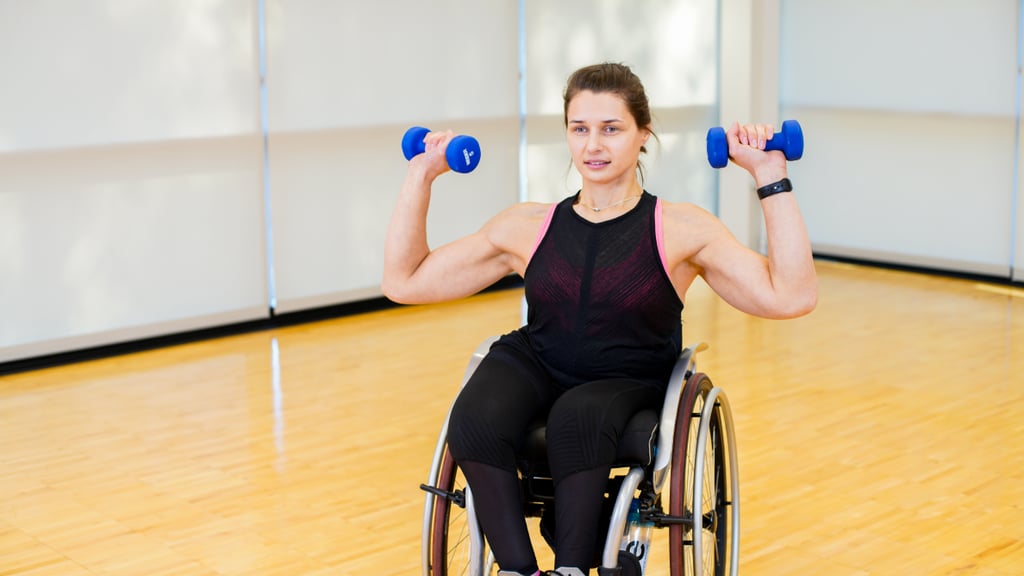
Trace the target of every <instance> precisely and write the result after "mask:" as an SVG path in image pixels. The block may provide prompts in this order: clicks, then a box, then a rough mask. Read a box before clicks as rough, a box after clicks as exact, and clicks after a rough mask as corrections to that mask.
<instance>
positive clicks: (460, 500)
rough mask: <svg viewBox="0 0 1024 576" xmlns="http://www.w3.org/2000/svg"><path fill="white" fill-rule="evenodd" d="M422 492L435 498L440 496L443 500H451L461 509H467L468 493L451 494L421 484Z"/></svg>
mask: <svg viewBox="0 0 1024 576" xmlns="http://www.w3.org/2000/svg"><path fill="white" fill-rule="evenodd" d="M420 490H423V491H424V492H429V493H431V494H433V495H434V496H440V497H441V498H446V499H448V500H451V502H452V504H455V505H456V506H458V507H459V508H465V507H466V493H465V492H463V491H462V490H456V491H455V492H449V491H447V490H441V489H440V488H435V487H433V486H427V485H426V484H420Z"/></svg>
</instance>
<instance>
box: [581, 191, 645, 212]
mask: <svg viewBox="0 0 1024 576" xmlns="http://www.w3.org/2000/svg"><path fill="white" fill-rule="evenodd" d="M640 196H642V195H641V194H637V195H636V196H626V197H625V198H623V199H622V200H619V201H618V202H612V203H611V204H609V205H607V206H605V207H603V208H598V207H596V206H587V205H586V204H583V203H582V202H580V204H583V205H584V206H586V207H587V208H590V209H591V210H593V211H594V212H600V211H602V210H607V209H609V208H614V207H616V206H621V205H623V204H625V203H626V202H629V201H630V200H636V199H637V198H639V197H640Z"/></svg>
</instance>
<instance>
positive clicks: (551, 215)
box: [527, 202, 558, 263]
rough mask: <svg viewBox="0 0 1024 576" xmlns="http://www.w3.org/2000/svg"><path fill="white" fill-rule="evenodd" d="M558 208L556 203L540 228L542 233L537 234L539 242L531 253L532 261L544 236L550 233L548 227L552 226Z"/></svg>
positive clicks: (534, 244)
mask: <svg viewBox="0 0 1024 576" xmlns="http://www.w3.org/2000/svg"><path fill="white" fill-rule="evenodd" d="M557 207H558V203H557V202H556V203H554V204H552V205H551V208H549V209H548V215H547V217H545V218H544V223H543V224H541V226H540V233H538V234H537V241H536V242H534V243H533V250H531V251H530V260H533V255H534V254H535V253H536V252H537V248H538V247H540V242H541V240H543V239H544V235H545V234H547V233H548V227H550V226H551V219H552V218H554V217H555V208H557ZM527 263H529V262H527Z"/></svg>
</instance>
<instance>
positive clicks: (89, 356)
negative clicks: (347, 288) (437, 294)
mask: <svg viewBox="0 0 1024 576" xmlns="http://www.w3.org/2000/svg"><path fill="white" fill-rule="evenodd" d="M522 285H523V281H522V279H521V278H519V277H518V276H508V277H506V278H503V279H501V280H499V281H498V282H496V283H495V284H494V285H492V286H490V287H488V288H486V289H485V290H484V292H492V291H495V290H507V289H511V288H519V287H522ZM401 306H402V305H401V304H395V303H394V302H392V301H391V300H388V299H387V298H385V297H383V296H380V297H377V298H370V299H366V300H359V301H356V302H346V303H344V304H333V305H330V306H323V307H320V308H311V309H309V310H298V311H295V312H288V313H286V314H274V313H273V311H272V310H271V311H270V314H269V315H268V317H267V318H261V319H258V320H250V321H246V322H237V323H234V324H226V325H223V326H213V327H210V328H202V329H199V330H190V331H187V332H179V333H175V334H165V335H161V336H154V337H152V338H142V339H139V340H132V341H129V342H118V343H115V344H106V345H102V346H95V347H91V348H83V349H81V350H71V351H68V352H58V353H55V354H48V355H44V356H37V357H33V358H24V359H20V360H12V361H10V362H3V363H0V376H3V375H7V374H14V373H18V372H28V371H31V370H39V369H42V368H52V367H55V366H62V365H65V364H74V363H76V362H85V361H88V360H98V359H100V358H108V357H111V356H119V355H122V354H130V353H133V352H142V351H146V350H153V349H156V348H164V347H167V346H177V345H179V344H189V343H192V342H198V341H202V340H210V339H213V338H222V337H225V336H236V335H238V334H246V333H250V332H257V331H260V330H270V329H273V328H282V327H286V326H295V325H297V324H306V323H309V322H317V321H320V320H330V319H334V318H341V317H344V316H352V315H355V314H365V313H367V312H376V311H378V310H387V309H389V308H398V307H401Z"/></svg>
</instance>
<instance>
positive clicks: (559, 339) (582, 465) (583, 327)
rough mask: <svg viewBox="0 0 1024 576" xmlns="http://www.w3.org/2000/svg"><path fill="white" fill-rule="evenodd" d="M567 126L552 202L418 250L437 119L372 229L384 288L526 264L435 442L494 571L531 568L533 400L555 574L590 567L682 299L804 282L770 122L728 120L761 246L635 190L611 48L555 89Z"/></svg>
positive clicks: (675, 343) (435, 168)
mask: <svg viewBox="0 0 1024 576" xmlns="http://www.w3.org/2000/svg"><path fill="white" fill-rule="evenodd" d="M564 105H565V109H564V114H565V126H566V138H567V140H568V144H569V150H570V152H571V155H572V161H573V165H574V166H575V168H576V169H577V170H578V171H579V173H580V175H581V176H582V187H581V189H580V190H579V192H578V193H577V194H576V195H574V196H572V197H569V198H566V199H565V200H563V201H562V202H559V203H557V204H554V205H549V204H540V203H522V204H517V205H514V206H511V207H509V208H507V209H505V210H504V211H502V212H501V213H499V214H498V215H497V216H495V217H494V218H492V219H491V220H490V221H489V222H487V223H486V224H485V225H484V226H483V227H482V228H481V229H480V230H479V231H477V232H476V233H474V234H471V235H469V236H466V237H464V238H461V239H459V240H456V241H454V242H451V243H450V244H447V245H445V246H441V247H439V248H436V249H433V250H432V249H431V248H430V247H429V246H428V245H427V240H426V236H427V235H426V216H427V206H428V204H429V200H430V189H431V183H432V182H433V181H434V179H435V178H437V177H438V176H439V175H441V174H442V173H444V172H446V171H447V170H448V166H447V163H446V161H445V156H444V152H445V148H446V146H447V145H448V143H449V142H450V141H451V139H452V137H453V134H452V133H451V132H440V133H431V134H429V135H428V136H427V137H426V152H425V153H423V154H421V155H419V156H416V157H414V158H413V159H412V160H411V161H410V162H409V167H408V172H407V175H406V178H405V181H404V183H403V185H402V189H401V192H400V194H399V197H398V202H397V204H396V206H395V210H394V213H393V214H392V219H391V223H390V225H389V228H388V232H387V238H386V241H385V249H384V252H385V263H384V278H383V284H382V287H383V290H384V293H385V295H387V296H388V297H389V298H391V299H392V300H395V301H397V302H403V303H428V302H439V301H444V300H451V299H455V298H461V297H464V296H468V295H470V294H474V293H476V292H477V291H479V290H481V289H483V288H485V287H487V286H489V285H491V284H493V283H494V282H496V281H498V280H499V279H501V278H503V277H504V276H506V275H507V274H509V273H512V272H515V273H517V274H519V275H520V276H522V277H523V279H524V286H525V292H526V298H527V303H528V305H529V307H528V309H529V312H528V317H527V324H526V326H524V327H522V328H520V329H519V330H516V331H514V332H512V333H510V334H506V335H505V336H503V337H502V338H500V339H499V340H498V341H497V342H496V343H495V344H494V346H493V347H492V348H491V350H490V352H489V353H488V355H487V356H486V357H485V358H484V359H483V360H482V361H481V363H480V365H479V367H478V368H477V370H476V372H475V373H474V375H473V377H472V378H471V379H470V380H469V382H467V383H466V386H465V387H464V388H463V390H462V392H461V393H460V394H459V397H458V398H457V399H456V402H455V404H454V406H453V409H452V414H451V419H450V422H449V434H448V445H449V448H450V450H451V452H452V454H453V455H454V456H455V459H456V461H457V462H458V463H459V466H460V467H461V468H462V470H463V472H464V473H465V475H466V479H467V482H468V483H469V485H470V486H471V487H472V488H473V491H474V494H476V496H477V498H476V507H477V516H478V519H479V521H480V525H481V527H482V529H483V531H484V534H485V535H486V537H487V539H488V542H489V543H490V545H491V548H492V550H493V552H494V556H495V558H496V560H497V562H498V565H499V567H500V568H501V570H502V571H501V572H500V574H507V575H515V574H519V575H531V576H532V575H536V574H539V572H538V567H537V561H536V557H535V555H534V552H533V549H532V546H531V543H530V540H529V535H528V533H527V529H526V522H525V519H524V518H523V516H522V507H521V504H520V500H519V486H518V480H517V476H516V468H515V452H516V449H517V447H518V446H519V445H520V443H521V441H522V439H523V433H524V430H525V429H526V426H527V425H528V424H529V423H530V422H531V421H532V420H534V419H535V418H536V417H538V416H540V415H543V414H545V413H546V414H548V416H547V418H548V420H547V422H548V427H547V431H548V432H547V433H548V450H549V460H550V465H551V470H552V476H553V477H554V481H555V501H556V502H557V506H556V521H555V527H556V528H555V532H556V533H555V542H556V545H555V565H556V566H557V569H556V570H557V571H556V572H554V573H555V574H560V575H562V576H581V575H583V574H587V573H588V572H589V567H590V563H591V559H592V558H593V556H594V547H595V543H596V541H597V535H596V531H597V526H598V520H599V519H598V514H599V511H600V502H601V499H602V493H603V490H604V487H605V481H606V479H607V478H608V474H609V472H610V467H611V463H612V459H613V457H614V455H615V444H616V442H617V439H618V435H619V431H621V429H622V428H623V426H624V425H625V423H626V422H627V421H628V420H629V418H630V416H632V415H633V414H634V413H635V412H637V411H638V410H641V409H644V408H649V407H651V408H658V407H660V404H661V401H662V398H663V396H664V391H665V386H666V382H667V379H668V376H669V373H670V372H671V369H672V366H673V364H674V362H675V359H676V357H677V356H678V354H679V349H680V345H681V341H680V340H681V337H680V313H681V312H682V308H683V301H684V300H685V295H686V291H687V289H688V288H689V286H690V284H691V283H692V282H693V280H694V279H695V278H696V277H697V276H698V275H700V276H701V277H703V278H704V280H705V281H706V282H707V284H708V285H709V286H710V287H711V288H712V289H713V290H714V291H715V292H716V293H718V294H719V295H720V296H721V297H722V298H723V299H724V300H726V301H727V302H729V303H730V304H731V305H732V306H734V307H736V308H738V309H739V310H742V311H744V312H747V313H750V314H753V315H756V316H761V317H765V318H791V317H795V316H799V315H802V314H806V313H808V312H810V311H811V310H812V309H813V308H814V306H815V304H816V300H817V286H816V285H817V282H816V276H815V270H814V264H813V260H812V256H811V249H810V243H809V241H808V238H807V232H806V228H805V226H804V223H803V219H802V217H801V215H800V211H799V208H798V206H797V203H796V199H795V197H794V195H793V194H789V193H786V192H788V191H789V190H790V186H789V180H788V179H786V175H787V172H786V161H785V157H784V156H783V154H782V153H781V152H765V151H764V147H765V142H766V140H767V139H770V138H771V136H772V134H773V128H772V127H771V126H768V125H764V124H759V125H746V126H740V125H739V124H738V123H736V124H734V125H733V126H732V127H731V128H730V129H729V130H728V131H727V134H726V136H727V140H728V143H729V155H730V158H731V159H732V161H733V162H734V163H735V164H737V165H739V166H740V167H742V168H743V169H745V170H746V171H747V172H749V173H750V174H751V176H752V177H753V178H754V181H755V182H756V185H757V186H758V195H759V196H760V197H762V208H763V211H764V218H765V227H766V231H767V237H768V253H767V256H764V255H762V254H759V253H757V252H754V251H752V250H750V249H748V248H746V247H745V246H743V245H742V244H740V243H739V242H738V241H737V240H736V239H735V238H734V237H733V235H732V234H731V233H730V232H729V231H728V230H727V229H726V228H725V226H724V225H723V224H722V223H721V222H720V221H719V220H718V219H717V218H715V217H714V216H713V215H711V214H710V213H708V212H707V211H705V210H703V209H701V208H699V207H697V206H694V205H692V204H687V203H669V202H664V201H661V200H659V199H657V198H656V197H655V196H652V195H650V194H649V193H647V192H645V191H644V190H643V188H642V183H641V181H640V180H639V179H638V176H640V177H642V168H641V165H640V163H639V158H640V154H641V153H644V152H646V147H645V145H646V143H647V141H648V139H649V138H650V137H651V136H652V135H653V132H652V129H651V115H650V109H649V105H648V102H647V96H646V94H645V91H644V88H643V85H642V83H641V82H640V80H639V79H638V78H637V77H636V76H635V75H634V74H633V73H632V71H631V70H630V69H629V68H628V67H626V66H624V65H621V64H599V65H595V66H588V67H586V68H582V69H580V70H578V71H576V72H574V73H573V74H572V75H571V76H570V78H569V80H568V83H567V86H566V90H565V94H564Z"/></svg>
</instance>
